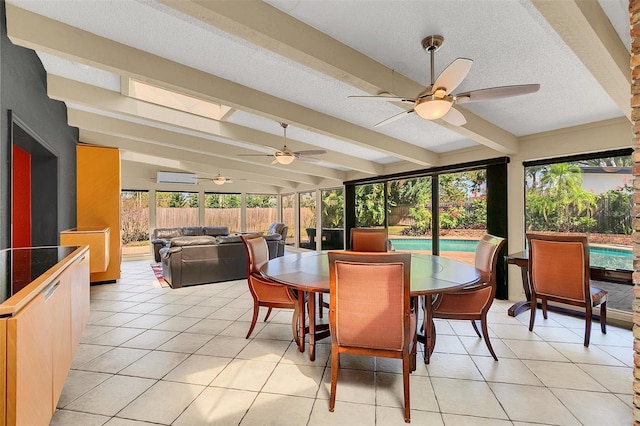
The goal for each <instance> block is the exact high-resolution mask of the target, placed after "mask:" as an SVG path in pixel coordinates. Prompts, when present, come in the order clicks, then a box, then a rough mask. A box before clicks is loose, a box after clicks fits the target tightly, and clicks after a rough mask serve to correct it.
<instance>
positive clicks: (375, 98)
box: [347, 96, 416, 103]
mask: <svg viewBox="0 0 640 426" xmlns="http://www.w3.org/2000/svg"><path fill="white" fill-rule="evenodd" d="M347 97H348V98H349V99H362V100H367V101H386V102H410V103H414V102H415V101H416V100H415V99H412V98H404V97H402V96H347Z"/></svg>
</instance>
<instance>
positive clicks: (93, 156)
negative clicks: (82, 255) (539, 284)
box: [76, 145, 121, 282]
mask: <svg viewBox="0 0 640 426" xmlns="http://www.w3.org/2000/svg"><path fill="white" fill-rule="evenodd" d="M76 154H77V159H76V161H77V172H76V173H77V207H76V209H77V213H76V214H77V227H78V229H105V228H110V233H111V235H110V238H109V250H108V259H109V260H108V265H107V267H106V270H105V271H103V272H92V273H91V282H102V281H115V280H117V279H119V278H120V260H121V249H120V151H119V150H118V149H116V148H106V147H101V146H93V145H78V146H77V148H76Z"/></svg>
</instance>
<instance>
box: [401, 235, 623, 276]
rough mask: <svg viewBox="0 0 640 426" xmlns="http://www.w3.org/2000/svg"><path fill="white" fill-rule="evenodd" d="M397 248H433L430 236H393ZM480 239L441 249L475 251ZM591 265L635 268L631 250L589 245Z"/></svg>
mask: <svg viewBox="0 0 640 426" xmlns="http://www.w3.org/2000/svg"><path fill="white" fill-rule="evenodd" d="M391 243H392V244H393V247H394V248H395V249H396V250H432V246H431V239H430V238H392V239H391ZM477 246H478V240H445V239H442V240H440V251H459V252H475V251H476V247H477ZM589 252H590V258H589V261H590V263H591V266H595V267H598V268H605V269H618V270H623V271H632V270H633V253H632V251H631V250H625V249H618V248H611V247H596V246H591V247H589Z"/></svg>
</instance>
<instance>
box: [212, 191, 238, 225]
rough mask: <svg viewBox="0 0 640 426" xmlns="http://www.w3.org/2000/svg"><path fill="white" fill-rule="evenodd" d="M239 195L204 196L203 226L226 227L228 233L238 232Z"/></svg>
mask: <svg viewBox="0 0 640 426" xmlns="http://www.w3.org/2000/svg"><path fill="white" fill-rule="evenodd" d="M241 207H242V206H241V199H240V194H219V193H205V194H204V224H205V226H226V227H228V228H229V232H231V233H234V232H239V231H240V218H241V216H240V209H241Z"/></svg>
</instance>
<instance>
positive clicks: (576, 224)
mask: <svg viewBox="0 0 640 426" xmlns="http://www.w3.org/2000/svg"><path fill="white" fill-rule="evenodd" d="M614 154H618V155H614ZM620 154H622V153H621V152H617V151H615V152H612V153H608V154H607V153H603V154H598V155H596V156H589V157H569V158H564V159H555V160H548V161H547V162H546V163H545V162H530V163H525V226H526V230H527V231H537V232H543V233H579V234H586V235H587V236H588V238H589V245H590V246H591V249H592V253H591V258H590V261H591V266H592V267H594V266H595V267H598V268H605V269H612V270H627V271H631V270H633V254H632V246H633V240H632V238H631V233H632V223H631V221H632V207H633V200H632V194H633V174H632V161H631V156H630V155H628V154H626V153H625V154H623V155H620Z"/></svg>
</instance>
